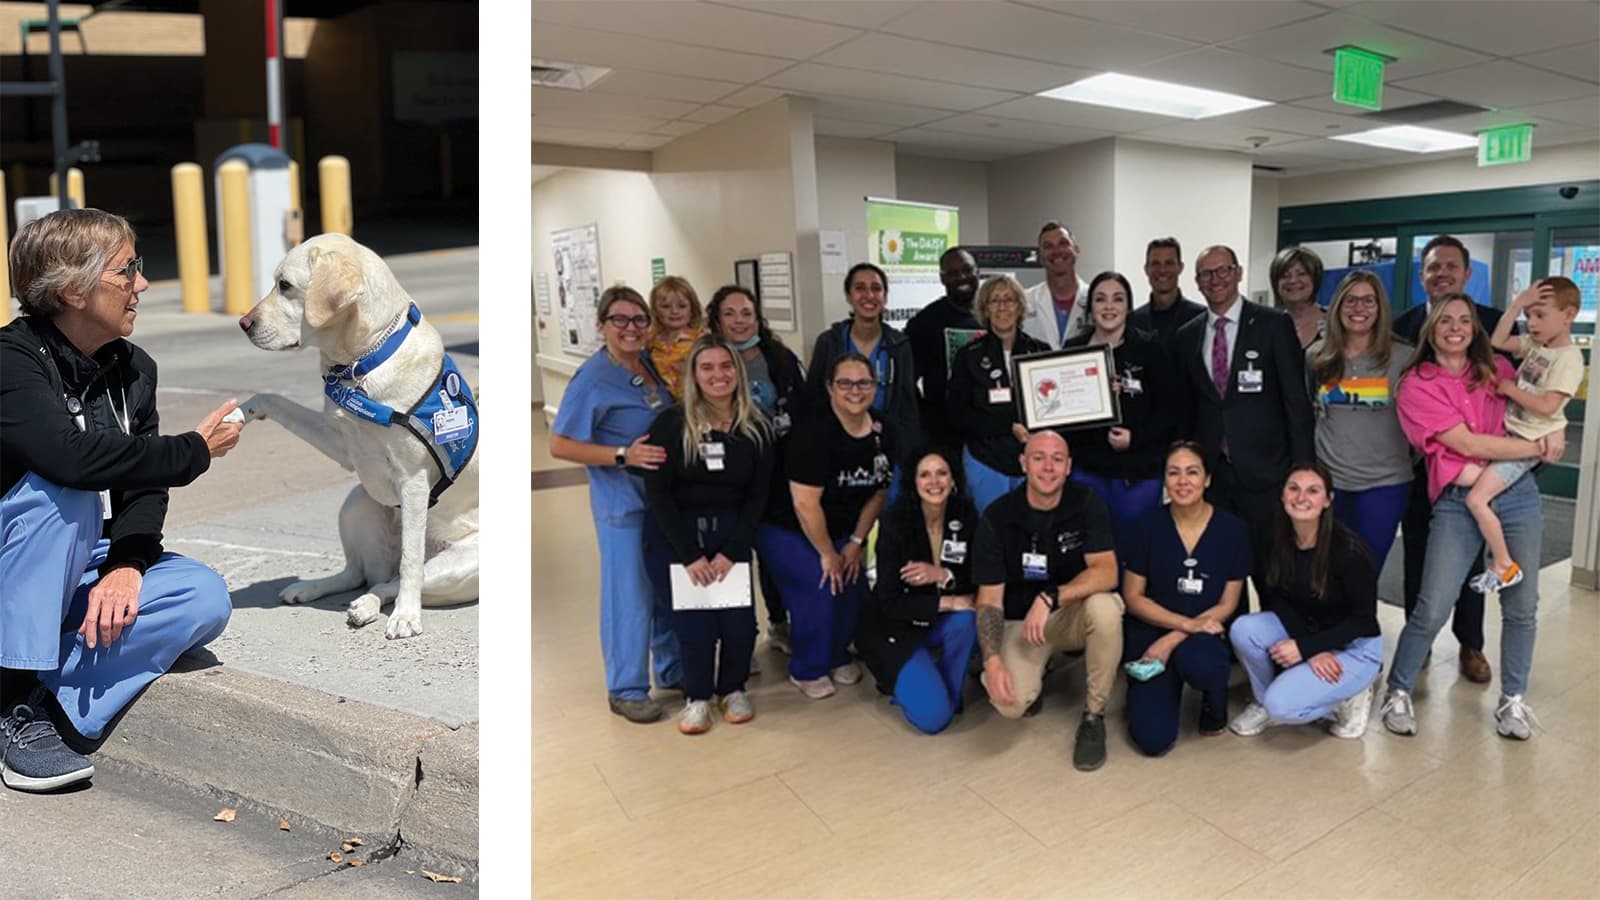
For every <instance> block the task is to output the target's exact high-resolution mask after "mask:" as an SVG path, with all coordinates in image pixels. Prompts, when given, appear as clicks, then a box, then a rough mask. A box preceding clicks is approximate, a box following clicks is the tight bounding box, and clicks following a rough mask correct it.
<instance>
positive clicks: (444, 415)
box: [433, 406, 472, 444]
mask: <svg viewBox="0 0 1600 900" xmlns="http://www.w3.org/2000/svg"><path fill="white" fill-rule="evenodd" d="M471 434H472V421H471V420H470V419H468V418H467V408H466V407H465V406H456V407H452V408H450V409H441V410H439V411H438V412H436V413H434V414H433V442H434V443H435V444H448V443H450V442H452V441H459V440H462V439H464V438H466V437H468V436H470V435H471Z"/></svg>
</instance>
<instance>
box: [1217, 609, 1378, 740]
mask: <svg viewBox="0 0 1600 900" xmlns="http://www.w3.org/2000/svg"><path fill="white" fill-rule="evenodd" d="M1288 636H1289V632H1287V631H1285V630H1284V628H1283V622H1282V621H1281V620H1279V619H1278V614H1277V613H1271V612H1261V613H1255V614H1253V615H1248V616H1240V617H1239V618H1238V619H1237V620H1236V621H1235V622H1234V623H1233V627H1232V628H1230V629H1229V630H1228V640H1230V641H1232V642H1233V652H1234V653H1235V655H1237V656H1238V657H1239V665H1241V666H1243V667H1244V671H1245V674H1246V675H1249V676H1250V692H1251V693H1252V694H1254V695H1255V698H1256V702H1257V703H1259V704H1261V705H1262V706H1264V707H1266V710H1267V714H1268V715H1270V716H1272V721H1273V722H1275V723H1278V724H1280V725H1298V724H1300V723H1302V722H1315V721H1316V720H1318V719H1320V718H1322V717H1323V716H1325V715H1327V714H1328V713H1330V712H1333V710H1334V707H1336V706H1338V705H1339V704H1340V703H1341V702H1343V701H1345V700H1348V699H1350V698H1351V697H1354V696H1355V695H1357V694H1359V693H1361V692H1362V691H1364V690H1366V689H1367V685H1369V684H1371V683H1372V682H1373V681H1374V680H1375V679H1377V677H1378V670H1379V669H1381V668H1382V667H1383V638H1382V637H1381V636H1377V637H1364V638H1356V639H1355V640H1353V641H1351V642H1350V643H1349V645H1348V646H1346V647H1344V648H1343V649H1341V650H1337V651H1335V652H1334V654H1333V655H1334V657H1335V658H1337V659H1338V660H1339V667H1340V668H1341V669H1342V670H1343V671H1342V672H1341V673H1340V675H1339V680H1338V681H1336V682H1334V683H1333V684H1329V683H1328V682H1326V681H1323V680H1322V679H1321V678H1319V677H1317V673H1315V672H1313V671H1311V666H1310V664H1309V663H1306V662H1299V663H1296V664H1294V665H1292V666H1290V667H1289V668H1287V669H1284V670H1283V671H1281V672H1280V671H1278V664H1277V663H1275V662H1273V661H1272V657H1271V656H1269V655H1268V654H1267V651H1268V650H1270V649H1271V648H1272V645H1273V644H1276V643H1277V642H1279V641H1281V640H1283V639H1284V638H1287V637H1288Z"/></svg>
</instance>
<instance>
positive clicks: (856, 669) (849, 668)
mask: <svg viewBox="0 0 1600 900" xmlns="http://www.w3.org/2000/svg"><path fill="white" fill-rule="evenodd" d="M833 680H834V681H836V682H838V683H839V684H855V683H856V682H858V681H860V680H861V667H860V666H859V665H856V664H855V663H853V662H847V663H845V664H844V665H842V666H840V667H839V668H837V669H834V670H833Z"/></svg>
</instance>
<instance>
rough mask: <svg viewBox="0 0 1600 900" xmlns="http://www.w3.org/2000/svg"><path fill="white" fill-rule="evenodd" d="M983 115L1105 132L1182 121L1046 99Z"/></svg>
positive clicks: (1016, 103) (994, 109)
mask: <svg viewBox="0 0 1600 900" xmlns="http://www.w3.org/2000/svg"><path fill="white" fill-rule="evenodd" d="M983 114H984V115H988V116H1001V117H1004V118H1007V119H1022V120H1023V121H1025V122H1050V123H1053V124H1056V125H1066V126H1068V127H1070V128H1084V129H1088V130H1091V131H1106V132H1133V131H1139V130H1141V129H1144V128H1160V127H1161V126H1162V125H1171V124H1172V123H1174V122H1179V121H1182V120H1181V119H1175V118H1173V117H1172V116H1153V115H1150V114H1149V113H1139V112H1128V111H1127V110H1122V109H1111V108H1109V107H1105V106H1091V105H1089V104H1087V103H1069V102H1067V101H1064V100H1051V99H1049V98H1048V97H1023V98H1022V99H1020V100H1012V101H1010V102H1008V103H1001V104H999V105H997V106H991V107H988V108H986V109H985V110H983Z"/></svg>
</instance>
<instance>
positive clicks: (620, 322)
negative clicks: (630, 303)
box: [606, 313, 650, 331]
mask: <svg viewBox="0 0 1600 900" xmlns="http://www.w3.org/2000/svg"><path fill="white" fill-rule="evenodd" d="M606 321H607V322H609V323H611V325H612V327H614V328H616V329H617V330H618V331H621V330H623V329H624V328H630V327H631V328H635V329H638V330H641V331H642V330H644V329H646V328H649V327H650V317H649V316H624V315H622V314H621V313H618V314H616V315H613V316H606Z"/></svg>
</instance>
